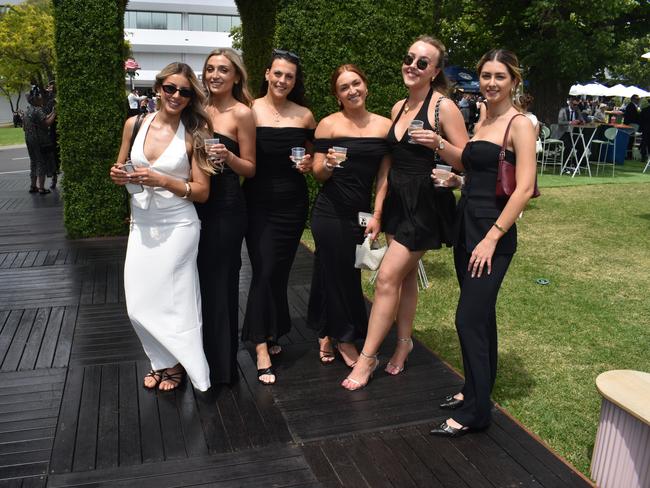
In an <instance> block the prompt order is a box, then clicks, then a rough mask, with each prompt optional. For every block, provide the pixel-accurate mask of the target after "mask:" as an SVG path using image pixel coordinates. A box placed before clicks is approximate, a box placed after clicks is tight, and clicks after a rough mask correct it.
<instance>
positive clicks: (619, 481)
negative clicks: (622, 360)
mask: <svg viewBox="0 0 650 488" xmlns="http://www.w3.org/2000/svg"><path fill="white" fill-rule="evenodd" d="M596 387H597V388H598V391H599V392H600V394H601V395H602V397H603V401H602V405H601V410H600V423H599V425H598V433H597V434H596V445H595V446H594V453H593V456H592V460H591V477H592V478H593V479H594V480H595V481H596V483H597V484H598V486H599V487H601V488H610V487H611V488H614V487H621V486H625V487H629V488H635V487H639V488H642V487H648V486H650V373H642V372H640V371H632V370H614V371H607V372H606V373H602V374H600V375H599V376H598V378H596Z"/></svg>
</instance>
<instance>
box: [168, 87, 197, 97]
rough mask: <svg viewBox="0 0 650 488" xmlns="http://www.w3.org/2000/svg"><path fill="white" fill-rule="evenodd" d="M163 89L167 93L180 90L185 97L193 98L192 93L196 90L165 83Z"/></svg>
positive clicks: (171, 93)
mask: <svg viewBox="0 0 650 488" xmlns="http://www.w3.org/2000/svg"><path fill="white" fill-rule="evenodd" d="M162 91H164V92H165V93H166V94H167V95H173V94H174V93H176V92H178V93H179V94H180V96H181V97H183V98H192V95H194V92H193V91H192V90H190V89H189V88H178V87H175V86H174V85H163V86H162Z"/></svg>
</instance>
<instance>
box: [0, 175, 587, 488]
mask: <svg viewBox="0 0 650 488" xmlns="http://www.w3.org/2000/svg"><path fill="white" fill-rule="evenodd" d="M26 180H27V176H26V175H25V174H19V175H0V195H1V196H0V486H2V487H4V486H8V487H41V486H50V487H68V486H106V487H109V486H110V487H117V486H138V487H141V488H144V487H149V486H152V487H156V488H161V487H171V486H217V487H232V486H241V487H248V486H250V487H266V486H275V487H289V486H291V487H298V486H301V487H311V486H314V487H315V486H324V487H339V486H349V487H373V488H374V487H384V486H385V487H399V488H402V487H437V486H440V487H495V486H518V487H519V486H526V487H568V486H571V487H579V486H591V484H590V483H589V482H588V481H587V480H585V479H584V478H583V477H582V476H581V475H579V474H578V473H576V472H575V471H573V470H572V469H571V468H570V467H568V466H567V465H566V464H565V463H564V462H563V461H561V460H560V459H559V458H558V457H556V456H555V455H554V454H553V453H551V452H550V451H549V450H548V449H547V448H546V447H545V446H544V445H542V444H541V443H539V442H538V441H537V440H536V439H535V438H533V437H532V436H531V435H529V434H528V433H527V432H526V431H525V430H523V429H522V428H520V427H519V426H518V425H517V424H516V423H515V422H513V421H512V420H511V419H510V418H509V417H508V416H507V415H505V414H504V413H502V412H501V411H499V410H495V422H494V424H493V425H492V426H491V427H490V428H489V429H488V430H487V431H485V432H482V433H477V434H473V435H468V436H464V437H462V438H459V439H455V440H447V439H441V438H433V437H431V436H429V435H428V430H429V428H430V426H431V425H432V423H433V422H434V421H435V420H437V419H440V418H444V417H445V413H444V412H443V411H441V410H439V409H438V407H437V404H438V400H439V399H440V398H441V397H443V396H444V395H446V394H448V393H450V392H453V391H455V390H456V388H458V386H459V385H460V384H461V379H460V378H459V377H458V376H457V375H456V374H455V373H454V372H453V371H451V370H450V369H449V368H447V367H446V366H445V365H444V364H443V363H442V362H441V361H439V360H438V359H437V358H436V356H434V355H433V354H432V353H431V352H430V351H428V350H427V349H426V348H424V347H423V346H422V345H421V344H416V346H415V349H414V351H413V354H412V356H411V359H410V362H409V368H408V370H407V372H406V374H404V375H400V376H398V377H390V376H388V375H385V374H378V376H377V377H376V378H375V379H374V380H373V382H372V383H371V385H370V386H369V387H368V388H366V389H364V390H361V391H359V392H355V393H349V392H347V391H345V390H343V389H342V388H340V387H339V382H340V381H341V379H342V378H343V377H345V375H346V374H347V372H348V370H347V368H345V366H344V365H343V363H342V362H340V361H337V362H335V363H334V364H332V365H329V366H323V365H321V364H320V363H319V362H318V359H317V351H318V348H317V343H316V338H315V335H314V333H313V332H312V331H311V330H309V329H307V328H306V327H305V315H306V307H307V300H308V296H309V283H310V279H311V266H312V256H311V254H310V253H309V251H307V250H306V249H305V248H301V249H300V250H299V252H298V256H297V259H296V263H295V266H294V269H293V273H292V277H291V282H290V287H289V297H290V305H291V314H292V317H293V320H294V325H295V327H294V329H293V330H292V331H291V333H290V334H289V335H288V336H287V337H285V338H284V339H283V341H282V342H283V345H284V351H283V353H282V355H281V358H280V360H279V361H278V363H277V366H278V368H277V369H278V371H277V375H278V383H277V385H275V386H273V387H265V386H263V385H261V384H259V383H258V382H257V380H256V371H255V362H254V359H253V356H252V355H251V351H250V350H249V349H247V348H245V347H243V346H242V348H241V349H240V352H239V358H238V359H239V381H238V382H237V383H236V384H235V385H234V386H233V387H232V388H227V387H221V388H218V389H216V390H215V391H211V392H208V393H206V394H201V393H199V392H195V391H193V390H192V388H191V387H189V386H188V385H187V383H185V385H184V386H183V387H182V388H181V389H179V390H178V391H175V392H170V393H157V392H152V391H147V390H145V389H144V388H142V387H141V378H142V376H143V374H144V372H145V371H146V370H147V369H148V365H147V361H146V357H145V355H144V353H143V351H142V348H141V347H140V344H139V342H138V340H137V338H136V336H135V334H134V332H133V330H132V329H131V327H130V324H129V321H128V318H127V316H126V311H125V307H124V292H123V287H122V275H123V273H122V267H123V259H124V253H125V245H126V240H125V239H124V238H115V239H90V240H85V241H71V240H66V239H65V235H64V230H63V225H62V209H61V201H60V198H59V196H58V195H57V194H56V193H53V194H51V195H46V196H40V195H31V194H28V193H27V191H26V190H27V186H26ZM243 254H244V255H245V252H244V253H243ZM241 278H242V279H241V288H240V289H241V304H240V307H241V310H244V309H245V303H246V294H247V288H248V282H249V278H250V268H249V266H248V264H247V260H245V265H244V267H243V269H242V273H241ZM393 347H394V337H390V338H389V340H388V341H387V343H386V344H385V350H384V354H383V356H384V358H386V357H388V355H389V351H391V350H392V348H393Z"/></svg>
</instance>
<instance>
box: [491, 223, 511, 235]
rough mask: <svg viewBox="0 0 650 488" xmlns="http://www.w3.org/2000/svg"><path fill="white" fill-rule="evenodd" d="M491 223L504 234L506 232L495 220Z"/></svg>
mask: <svg viewBox="0 0 650 488" xmlns="http://www.w3.org/2000/svg"><path fill="white" fill-rule="evenodd" d="M492 225H493V226H495V227H496V228H497V229H499V230H500V231H501V232H503V233H504V234H505V233H507V232H508V231H507V230H505V229H504V228H503V227H501V226H500V225H499V224H497V223H496V222H495V223H494V224H492Z"/></svg>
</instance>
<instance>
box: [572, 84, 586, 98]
mask: <svg viewBox="0 0 650 488" xmlns="http://www.w3.org/2000/svg"><path fill="white" fill-rule="evenodd" d="M584 91H585V87H584V85H573V86H572V87H571V89H570V90H569V95H571V96H572V97H577V96H578V95H586V93H585V92H584Z"/></svg>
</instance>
